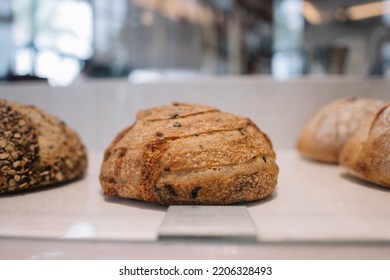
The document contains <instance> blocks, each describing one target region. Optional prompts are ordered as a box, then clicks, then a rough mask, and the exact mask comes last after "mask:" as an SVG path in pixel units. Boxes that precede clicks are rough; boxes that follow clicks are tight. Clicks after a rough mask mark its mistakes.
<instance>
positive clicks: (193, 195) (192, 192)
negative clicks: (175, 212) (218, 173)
mask: <svg viewBox="0 0 390 280" xmlns="http://www.w3.org/2000/svg"><path fill="white" fill-rule="evenodd" d="M201 188H202V187H199V186H197V187H195V188H193V189H192V191H191V197H192V199H195V198H196V197H197V196H198V192H199V190H200V189H201Z"/></svg>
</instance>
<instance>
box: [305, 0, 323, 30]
mask: <svg viewBox="0 0 390 280" xmlns="http://www.w3.org/2000/svg"><path fill="white" fill-rule="evenodd" d="M303 16H304V17H305V19H306V20H307V21H308V22H310V23H311V24H316V25H317V24H321V23H322V20H323V19H322V15H321V13H320V11H319V10H318V9H317V8H316V7H314V5H313V4H311V3H310V2H308V1H304V2H303Z"/></svg>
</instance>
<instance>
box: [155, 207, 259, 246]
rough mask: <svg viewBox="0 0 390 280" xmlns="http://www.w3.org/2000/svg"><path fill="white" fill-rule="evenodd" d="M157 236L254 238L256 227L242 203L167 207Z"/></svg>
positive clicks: (253, 239)
mask: <svg viewBox="0 0 390 280" xmlns="http://www.w3.org/2000/svg"><path fill="white" fill-rule="evenodd" d="M158 235H159V238H164V239H166V238H221V239H243V240H248V241H255V240H256V236H257V234H256V228H255V226H254V224H253V221H252V219H251V218H250V215H249V213H248V211H247V209H246V207H245V206H170V207H169V208H168V211H167V213H166V215H165V217H164V220H163V222H162V224H161V226H160V228H159V232H158Z"/></svg>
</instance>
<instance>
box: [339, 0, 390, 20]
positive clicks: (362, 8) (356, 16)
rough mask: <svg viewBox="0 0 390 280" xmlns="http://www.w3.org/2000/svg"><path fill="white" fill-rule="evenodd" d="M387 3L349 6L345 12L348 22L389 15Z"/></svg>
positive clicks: (389, 9)
mask: <svg viewBox="0 0 390 280" xmlns="http://www.w3.org/2000/svg"><path fill="white" fill-rule="evenodd" d="M386 2H389V1H380V2H374V3H368V4H362V5H356V6H351V7H349V8H348V9H347V10H346V15H347V17H348V18H349V19H350V20H362V19H367V18H372V17H377V16H381V15H384V14H386V13H390V7H389V6H390V5H389V3H386Z"/></svg>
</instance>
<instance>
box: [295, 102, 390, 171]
mask: <svg viewBox="0 0 390 280" xmlns="http://www.w3.org/2000/svg"><path fill="white" fill-rule="evenodd" d="M384 105H385V102H383V101H381V100H377V99H371V98H348V99H340V100H336V101H333V102H332V103H330V104H328V105H326V106H325V107H323V108H322V109H321V110H320V111H319V112H318V113H317V114H315V115H314V116H313V118H312V119H311V120H310V121H309V122H308V123H307V125H306V126H305V127H304V129H303V131H302V133H301V135H300V136H299V139H298V141H297V149H298V150H299V152H300V153H301V154H302V155H303V156H305V157H307V158H309V159H312V160H316V161H320V162H325V163H338V160H339V155H340V151H341V149H342V147H343V146H344V144H345V143H346V141H347V140H348V139H349V138H350V137H351V136H352V135H353V133H355V132H356V130H357V129H358V128H359V126H360V125H361V124H362V123H364V122H365V121H366V120H367V119H369V118H370V117H371V116H373V115H374V114H375V113H376V112H377V111H378V110H379V109H380V108H381V107H382V106H384Z"/></svg>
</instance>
